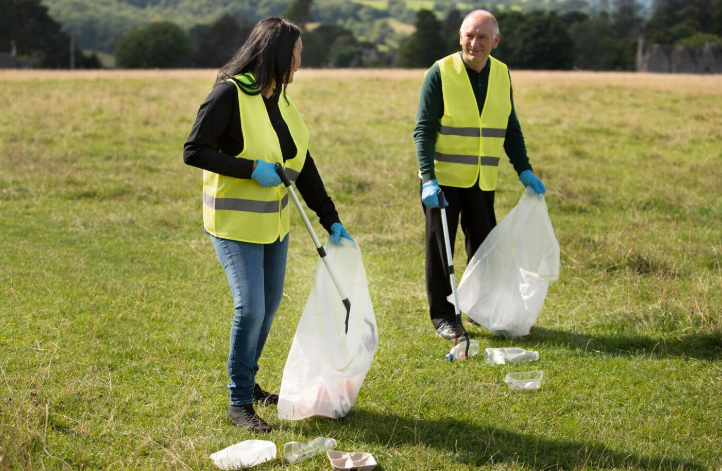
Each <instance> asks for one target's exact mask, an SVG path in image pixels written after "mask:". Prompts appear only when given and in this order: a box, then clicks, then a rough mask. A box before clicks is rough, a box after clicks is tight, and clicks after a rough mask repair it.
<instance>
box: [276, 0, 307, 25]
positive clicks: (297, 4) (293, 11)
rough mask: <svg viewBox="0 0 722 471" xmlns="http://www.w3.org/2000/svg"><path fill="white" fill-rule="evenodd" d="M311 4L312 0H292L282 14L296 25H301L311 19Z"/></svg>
mask: <svg viewBox="0 0 722 471" xmlns="http://www.w3.org/2000/svg"><path fill="white" fill-rule="evenodd" d="M311 4H313V0H294V2H293V3H291V5H290V6H289V7H288V10H286V11H285V13H284V14H283V16H285V17H286V18H288V19H289V20H291V21H293V22H294V23H296V24H297V25H299V26H303V25H305V24H306V23H310V22H311V21H313V19H312V18H311Z"/></svg>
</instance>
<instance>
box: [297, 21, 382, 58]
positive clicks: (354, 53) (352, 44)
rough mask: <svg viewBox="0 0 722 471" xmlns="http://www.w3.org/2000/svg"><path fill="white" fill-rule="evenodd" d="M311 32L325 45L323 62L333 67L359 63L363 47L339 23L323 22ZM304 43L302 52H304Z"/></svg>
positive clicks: (363, 45)
mask: <svg viewBox="0 0 722 471" xmlns="http://www.w3.org/2000/svg"><path fill="white" fill-rule="evenodd" d="M313 34H314V35H315V36H316V37H317V38H318V40H319V41H320V43H321V44H325V45H327V49H326V51H327V55H326V61H325V63H326V64H328V63H331V64H332V65H333V66H334V67H349V66H351V65H360V60H361V59H360V56H361V53H362V51H363V49H364V47H368V45H365V44H362V43H360V42H359V41H358V39H356V37H355V36H354V35H353V33H352V32H351V31H349V30H348V29H346V28H344V27H343V26H341V25H339V24H332V23H323V24H321V25H320V26H319V27H318V28H316V29H315V30H313ZM305 48H306V46H305V44H304V54H305Z"/></svg>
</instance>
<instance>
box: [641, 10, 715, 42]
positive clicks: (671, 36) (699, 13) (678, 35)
mask: <svg viewBox="0 0 722 471" xmlns="http://www.w3.org/2000/svg"><path fill="white" fill-rule="evenodd" d="M719 9H722V3H721V2H720V1H719V0H655V3H654V14H653V15H652V17H651V18H650V19H649V22H648V23H647V39H648V40H649V42H652V43H663V44H672V43H675V42H677V41H679V40H681V39H684V38H686V37H689V36H692V35H694V34H695V33H697V32H700V33H713V34H715V31H716V28H717V24H716V23H715V21H716V18H719V15H722V13H720V12H718V10H719ZM715 14H717V15H718V16H717V17H716V16H715Z"/></svg>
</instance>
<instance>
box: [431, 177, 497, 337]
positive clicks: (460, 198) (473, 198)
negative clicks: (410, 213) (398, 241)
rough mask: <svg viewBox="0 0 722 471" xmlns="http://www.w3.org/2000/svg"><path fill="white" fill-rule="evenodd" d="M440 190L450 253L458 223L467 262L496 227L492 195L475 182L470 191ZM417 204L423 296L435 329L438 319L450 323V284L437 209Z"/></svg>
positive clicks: (438, 322) (442, 228) (451, 308)
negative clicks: (422, 227) (422, 236)
mask: <svg viewBox="0 0 722 471" xmlns="http://www.w3.org/2000/svg"><path fill="white" fill-rule="evenodd" d="M441 189H442V190H443V192H444V195H445V196H446V201H447V202H448V203H449V205H448V206H447V208H446V219H447V222H448V224H449V240H450V242H451V253H452V254H453V253H454V241H455V240H456V230H457V228H458V226H459V221H460V220H461V230H462V232H463V233H464V242H465V246H466V260H467V262H468V261H469V260H471V257H473V256H474V254H475V253H476V250H477V249H478V248H479V246H481V243H482V242H484V239H486V236H487V235H489V232H491V230H492V229H493V228H494V226H496V215H495V214H494V192H493V191H482V190H481V189H480V188H479V182H478V181H477V182H476V184H475V185H474V186H472V187H471V188H454V187H450V186H443V185H442V186H441ZM421 205H422V207H423V209H424V213H425V215H426V296H427V298H428V300H429V314H430V315H431V322H432V323H433V324H434V328H436V327H438V326H439V324H440V323H441V321H442V320H448V321H450V322H452V323H454V322H455V321H456V312H455V310H454V304H453V303H450V302H449V301H448V300H447V299H446V298H447V297H448V296H449V295H450V294H451V283H450V281H449V265H448V262H447V260H446V245H445V243H444V226H443V225H442V223H441V210H440V209H438V208H433V209H430V208H427V207H426V206H424V205H423V203H422V204H421ZM457 276H458V275H457ZM458 281H459V279H458V278H457V282H458Z"/></svg>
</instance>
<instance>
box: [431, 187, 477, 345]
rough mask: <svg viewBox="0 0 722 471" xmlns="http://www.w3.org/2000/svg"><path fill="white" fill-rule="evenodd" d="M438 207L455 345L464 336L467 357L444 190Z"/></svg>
mask: <svg viewBox="0 0 722 471" xmlns="http://www.w3.org/2000/svg"><path fill="white" fill-rule="evenodd" d="M439 209H440V210H441V224H442V225H443V226H444V244H445V245H446V261H447V263H448V266H449V279H450V282H451V291H452V292H453V293H454V309H455V310H456V345H459V338H460V337H462V336H463V337H465V338H466V351H465V352H464V355H465V356H466V358H469V344H470V343H471V342H470V340H469V333H468V332H467V331H466V329H465V328H464V325H463V324H462V323H461V310H459V294H458V293H457V292H456V275H455V274H454V257H453V256H452V255H451V241H450V240H449V223H448V222H447V221H446V200H445V199H444V192H443V191H442V190H441V189H439Z"/></svg>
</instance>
